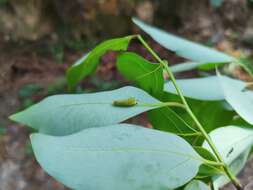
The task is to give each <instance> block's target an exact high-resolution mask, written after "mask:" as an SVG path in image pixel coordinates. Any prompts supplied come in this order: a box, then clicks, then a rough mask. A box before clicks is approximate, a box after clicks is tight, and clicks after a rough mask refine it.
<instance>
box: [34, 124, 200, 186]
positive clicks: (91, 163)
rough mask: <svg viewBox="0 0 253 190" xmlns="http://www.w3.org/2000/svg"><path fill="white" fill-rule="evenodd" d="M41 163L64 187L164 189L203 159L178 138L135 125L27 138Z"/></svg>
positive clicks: (192, 171) (190, 173)
mask: <svg viewBox="0 0 253 190" xmlns="http://www.w3.org/2000/svg"><path fill="white" fill-rule="evenodd" d="M31 141H32V146H33V149H34V152H35V156H36V158H37V160H38V162H39V163H40V164H41V166H42V167H43V168H44V169H45V170H46V171H47V172H48V173H49V174H50V175H51V176H53V177H55V178H56V179H57V180H59V181H60V182H62V183H63V184H65V185H66V186H68V187H70V188H72V189H77V190H83V189H89V190H98V189H103V190H119V189H120V190H130V189H131V190H151V189H152V190H167V189H174V188H177V187H179V186H182V185H184V184H185V183H187V182H188V181H190V180H191V179H192V178H193V177H194V176H195V175H196V173H197V171H198V167H199V166H200V164H201V163H202V161H201V160H202V158H201V157H200V156H199V155H198V154H197V153H196V152H195V151H194V149H193V148H192V147H191V146H190V145H189V144H188V143H187V142H186V141H184V140H183V139H182V138H180V137H178V136H176V135H174V134H170V133H164V132H160V131H156V130H152V129H147V128H142V127H138V126H134V125H128V124H119V125H115V126H108V127H100V128H90V129H86V130H83V131H81V132H79V133H76V134H74V135H69V136H65V137H53V136H48V135H43V134H38V133H37V134H33V135H32V136H31Z"/></svg>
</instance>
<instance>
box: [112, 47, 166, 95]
mask: <svg viewBox="0 0 253 190" xmlns="http://www.w3.org/2000/svg"><path fill="white" fill-rule="evenodd" d="M117 68H118V70H119V72H120V73H121V74H122V75H123V76H124V77H125V78H126V79H128V80H130V81H134V82H136V83H137V85H138V86H139V87H140V88H142V89H143V90H145V91H147V92H148V93H150V94H152V95H153V96H156V97H159V95H161V94H162V92H163V84H164V79H163V69H162V66H161V65H159V64H152V63H150V62H149V61H147V60H146V59H144V58H143V57H141V56H139V55H137V54H135V53H131V52H126V53H121V54H120V55H119V56H118V59H117Z"/></svg>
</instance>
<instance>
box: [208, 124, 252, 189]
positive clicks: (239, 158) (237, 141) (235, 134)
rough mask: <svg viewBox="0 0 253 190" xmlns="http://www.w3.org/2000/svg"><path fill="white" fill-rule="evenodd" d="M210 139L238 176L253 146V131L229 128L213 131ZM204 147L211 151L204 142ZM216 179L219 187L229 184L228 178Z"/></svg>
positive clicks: (220, 177)
mask: <svg viewBox="0 0 253 190" xmlns="http://www.w3.org/2000/svg"><path fill="white" fill-rule="evenodd" d="M224 134H225V135H224ZM210 137H211V139H212V140H213V142H214V144H215V146H216V147H217V149H218V151H219V153H220V154H221V156H222V158H223V160H224V161H225V163H226V164H227V165H229V166H230V168H231V170H232V171H233V173H234V174H235V175H236V174H238V173H239V171H240V170H241V169H242V168H243V166H244V165H245V163H246V160H247V157H248V155H249V151H250V149H251V147H252V145H253V129H247V128H240V127H236V126H227V127H222V128H218V129H216V130H214V131H212V132H211V133H210ZM203 147H205V148H207V149H208V150H210V151H211V148H210V146H209V145H208V144H207V142H204V144H203ZM214 179H215V184H216V186H218V187H221V186H223V185H225V184H226V183H228V182H229V180H228V179H227V178H226V177H224V176H220V175H219V176H216V177H215V178H214Z"/></svg>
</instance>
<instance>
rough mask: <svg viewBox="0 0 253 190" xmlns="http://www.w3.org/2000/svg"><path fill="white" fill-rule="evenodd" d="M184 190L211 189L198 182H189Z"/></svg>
mask: <svg viewBox="0 0 253 190" xmlns="http://www.w3.org/2000/svg"><path fill="white" fill-rule="evenodd" d="M184 190H211V188H210V187H209V186H208V185H206V184H205V183H203V182H202V181H199V180H193V181H191V182H190V183H189V184H188V185H187V186H186V187H185V188H184Z"/></svg>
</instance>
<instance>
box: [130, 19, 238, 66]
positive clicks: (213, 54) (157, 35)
mask: <svg viewBox="0 0 253 190" xmlns="http://www.w3.org/2000/svg"><path fill="white" fill-rule="evenodd" d="M133 22H134V23H135V24H136V25H138V26H139V27H140V28H141V29H142V30H144V31H145V32H146V33H147V34H149V35H150V36H151V37H152V38H153V39H154V40H155V41H157V42H158V43H159V44H161V45H162V46H163V47H165V48H167V49H168V50H170V51H174V52H175V53H176V54H177V55H179V56H181V57H184V58H186V59H189V60H192V61H194V62H198V65H196V66H202V65H214V64H223V63H228V62H232V61H234V60H235V58H233V57H231V56H229V55H227V54H224V53H222V52H219V51H217V50H214V49H211V48H208V47H206V46H203V45H200V44H197V43H194V42H191V41H189V40H186V39H183V38H180V37H178V36H175V35H173V34H170V33H166V32H165V31H163V30H160V29H157V28H155V27H153V26H149V25H147V24H145V23H143V22H142V21H140V20H138V19H136V18H134V19H133Z"/></svg>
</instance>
